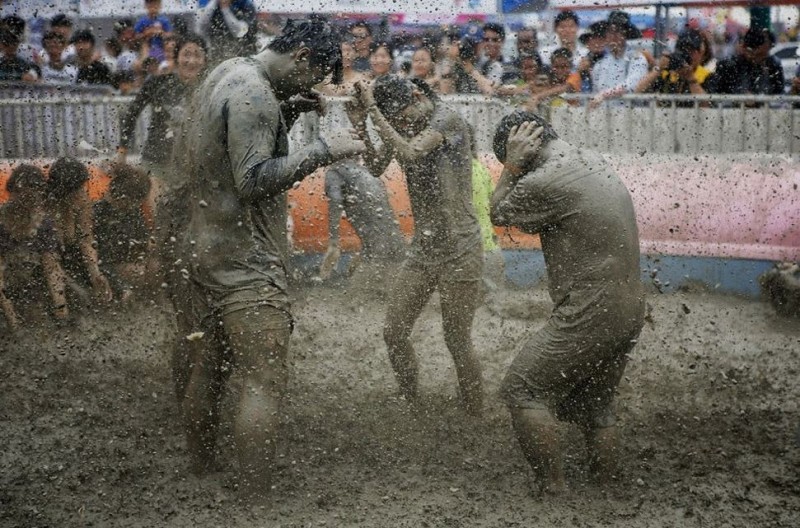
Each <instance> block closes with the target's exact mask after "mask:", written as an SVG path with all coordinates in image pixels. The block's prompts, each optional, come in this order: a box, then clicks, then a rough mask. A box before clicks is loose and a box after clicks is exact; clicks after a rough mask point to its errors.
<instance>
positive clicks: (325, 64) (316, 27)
mask: <svg viewBox="0 0 800 528" xmlns="http://www.w3.org/2000/svg"><path fill="white" fill-rule="evenodd" d="M341 43H342V37H341V35H340V34H339V32H337V31H335V30H334V29H333V28H332V27H331V25H330V24H329V23H328V22H327V21H325V20H323V19H321V18H318V17H315V18H311V19H308V20H291V19H290V20H288V21H287V22H286V25H285V26H284V27H283V32H282V33H281V35H280V36H279V37H277V38H276V39H275V40H273V41H272V42H270V44H269V46H268V48H269V49H270V50H272V51H274V52H275V53H280V54H287V53H292V52H297V51H300V50H301V49H307V50H308V56H307V59H308V66H309V68H310V74H311V75H312V76H314V77H318V76H319V77H320V78H319V79H318V80H316V82H312V81H309V83H310V84H309V86H308V87H307V88H306V89H310V88H311V87H312V86H314V85H316V84H319V83H320V82H322V80H324V79H325V78H326V77H328V76H331V82H332V83H334V84H339V83H341V82H342V49H341ZM298 81H299V84H306V82H305V80H300V79H298Z"/></svg>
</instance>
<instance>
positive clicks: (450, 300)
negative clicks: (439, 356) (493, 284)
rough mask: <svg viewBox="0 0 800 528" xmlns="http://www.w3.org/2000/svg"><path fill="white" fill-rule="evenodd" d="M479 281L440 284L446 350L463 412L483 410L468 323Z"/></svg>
mask: <svg viewBox="0 0 800 528" xmlns="http://www.w3.org/2000/svg"><path fill="white" fill-rule="evenodd" d="M480 289H481V283H480V280H474V281H464V282H453V283H449V284H441V285H440V288H439V293H440V294H441V302H442V325H443V326H444V340H445V343H446V344H447V349H448V350H449V351H450V355H451V356H452V357H453V362H454V363H455V367H456V375H457V377H458V386H459V389H460V392H461V398H462V400H463V402H464V407H465V408H466V410H467V412H468V413H470V414H473V415H477V414H480V412H481V410H482V409H483V379H482V377H481V366H480V363H479V362H478V359H477V358H476V357H475V350H474V347H473V346H472V320H473V319H474V318H475V310H476V309H477V307H478V306H477V305H478V302H479V300H480Z"/></svg>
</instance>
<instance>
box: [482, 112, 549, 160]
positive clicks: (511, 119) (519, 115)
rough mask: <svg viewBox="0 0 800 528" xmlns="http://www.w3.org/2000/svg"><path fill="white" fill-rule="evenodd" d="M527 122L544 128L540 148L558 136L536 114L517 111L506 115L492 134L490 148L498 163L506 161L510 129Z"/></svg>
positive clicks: (545, 121) (544, 120) (543, 119)
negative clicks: (492, 138)
mask: <svg viewBox="0 0 800 528" xmlns="http://www.w3.org/2000/svg"><path fill="white" fill-rule="evenodd" d="M529 121H532V122H534V123H536V124H537V125H538V126H541V127H543V128H544V130H543V131H542V146H544V145H547V144H548V143H549V142H551V141H552V140H554V139H558V134H556V131H555V130H554V129H553V127H552V125H550V123H548V122H547V120H546V119H545V118H543V117H542V116H540V115H538V114H534V113H533V112H525V111H522V110H517V111H516V112H513V113H511V114H508V115H507V116H505V117H504V118H503V119H501V120H500V124H499V125H497V129H496V130H495V133H494V140H493V141H492V148H493V150H494V155H495V156H497V159H498V160H499V161H500V163H503V162H504V161H505V160H506V142H507V141H508V136H509V134H510V133H511V129H512V128H514V127H515V126H519V125H521V124H522V123H527V122H529Z"/></svg>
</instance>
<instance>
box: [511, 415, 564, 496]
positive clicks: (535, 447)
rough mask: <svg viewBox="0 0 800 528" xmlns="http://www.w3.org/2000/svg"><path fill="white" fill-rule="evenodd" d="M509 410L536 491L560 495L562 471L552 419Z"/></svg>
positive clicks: (553, 419) (548, 416)
mask: <svg viewBox="0 0 800 528" xmlns="http://www.w3.org/2000/svg"><path fill="white" fill-rule="evenodd" d="M510 411H511V421H512V424H513V426H514V432H515V433H516V436H517V440H518V441H519V445H520V447H521V448H522V453H523V454H524V455H525V458H526V460H527V461H528V463H529V464H530V466H531V469H533V473H534V476H535V478H536V484H537V486H539V491H540V492H541V493H543V494H551V495H558V494H560V493H563V492H564V490H565V485H564V470H563V467H562V463H561V449H560V446H559V439H558V427H557V424H556V421H555V418H553V415H552V414H550V412H549V411H546V410H539V409H522V408H511V409H510Z"/></svg>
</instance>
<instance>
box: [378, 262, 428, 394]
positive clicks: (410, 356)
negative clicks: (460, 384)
mask: <svg viewBox="0 0 800 528" xmlns="http://www.w3.org/2000/svg"><path fill="white" fill-rule="evenodd" d="M434 288H435V282H434V281H433V280H432V279H431V278H430V277H428V274H427V273H425V271H424V270H418V269H413V268H411V267H410V266H409V265H408V263H406V264H404V265H403V268H402V270H401V271H400V273H399V274H398V276H397V279H396V280H395V283H394V287H393V288H392V293H391V296H390V297H389V306H388V308H387V310H386V320H385V322H384V326H383V340H384V341H385V342H386V346H387V348H388V349H389V361H390V362H391V364H392V368H393V369H394V373H395V376H397V383H398V384H399V385H400V393H401V394H402V395H403V396H404V397H405V398H406V399H407V400H408V401H410V402H414V401H416V399H417V358H416V355H415V354H414V347H413V346H411V340H410V337H411V330H412V329H413V328H414V323H415V322H416V320H417V318H418V317H419V314H420V313H421V312H422V309H423V308H424V307H425V303H427V302H428V299H430V297H431V295H432V294H433V290H434Z"/></svg>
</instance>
